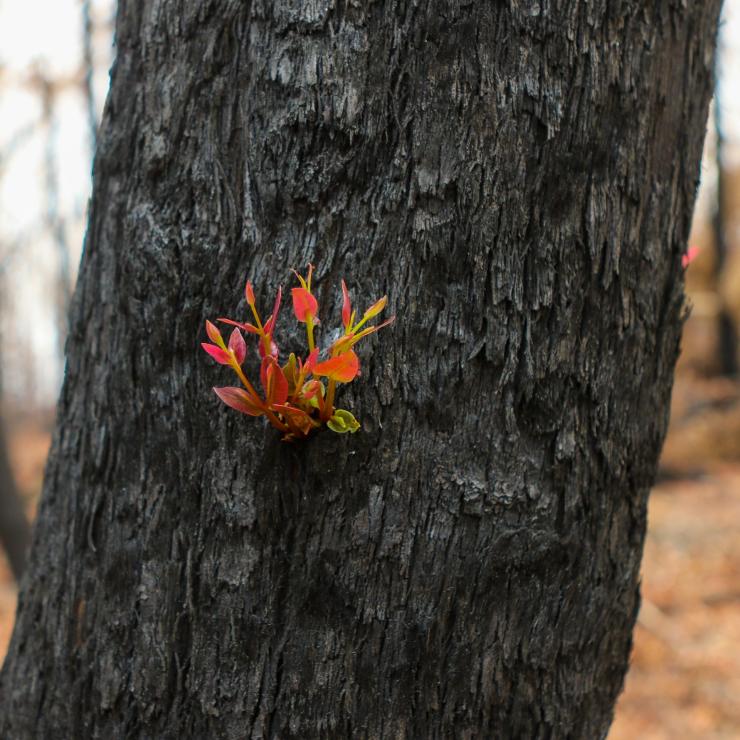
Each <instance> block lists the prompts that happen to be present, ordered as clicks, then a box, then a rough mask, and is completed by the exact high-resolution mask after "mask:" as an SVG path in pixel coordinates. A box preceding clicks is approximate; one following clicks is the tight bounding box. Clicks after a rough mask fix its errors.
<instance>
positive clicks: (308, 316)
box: [202, 265, 395, 440]
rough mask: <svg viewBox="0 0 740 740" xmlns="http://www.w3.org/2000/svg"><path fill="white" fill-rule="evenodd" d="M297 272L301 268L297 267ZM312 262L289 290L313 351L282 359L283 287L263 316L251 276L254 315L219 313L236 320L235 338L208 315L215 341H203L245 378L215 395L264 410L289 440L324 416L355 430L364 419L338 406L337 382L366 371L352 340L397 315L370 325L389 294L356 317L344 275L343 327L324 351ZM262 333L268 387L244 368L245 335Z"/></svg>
mask: <svg viewBox="0 0 740 740" xmlns="http://www.w3.org/2000/svg"><path fill="white" fill-rule="evenodd" d="M294 272H295V271H294ZM312 273H313V265H309V266H308V275H307V276H306V277H305V278H303V277H302V276H301V275H299V274H298V273H297V272H296V273H295V274H296V277H297V278H298V282H299V283H300V286H299V287H297V288H293V290H292V291H291V294H292V298H293V313H294V314H295V317H296V319H298V321H300V322H301V323H303V324H305V325H306V338H307V342H308V355H307V356H306V358H305V359H301V358H300V357H296V355H295V354H293V353H292V352H291V354H290V355H289V356H288V361H287V362H286V363H285V364H283V365H281V364H280V363H279V362H278V358H279V350H278V346H277V344H276V343H275V338H274V337H275V324H276V323H277V317H278V312H279V311H280V301H281V299H282V288H280V289H278V292H277V297H276V298H275V304H274V306H273V309H272V314H270V316H269V317H268V318H267V320H266V321H264V322H263V321H262V319H261V318H260V315H259V312H258V311H257V307H256V301H255V297H254V290H253V288H252V284H251V283H250V282H247V287H246V291H245V292H246V297H247V305H248V306H249V308H250V310H251V312H252V316H253V317H254V323H253V324H251V323H246V322H245V323H242V322H239V321H232V320H231V319H218V321H220V322H221V323H223V324H229V325H231V326H233V327H234V329H233V330H232V332H231V336H230V337H229V343H228V344H226V342H224V339H223V337H222V336H221V332H220V331H219V330H218V328H217V327H216V326H215V325H214V324H212V323H211V322H210V321H206V332H207V333H208V337H209V338H210V340H211V342H212V344H210V343H208V342H203V344H202V347H203V349H204V350H205V351H206V352H208V354H209V355H211V357H213V359H214V360H216V362H218V363H220V364H221V365H228V366H229V367H230V368H231V369H232V370H233V371H234V372H235V373H236V375H237V377H238V378H239V381H240V382H241V384H242V387H241V388H238V387H225V388H214V389H213V390H214V391H215V392H216V395H217V396H218V397H219V398H220V399H221V400H222V401H223V402H224V403H225V404H226V405H227V406H230V407H231V408H233V409H236V410H237V411H241V412H242V413H243V414H247V415H248V416H264V417H265V418H266V419H267V420H268V421H269V422H270V424H272V426H274V427H275V428H276V429H279V430H280V431H281V432H282V434H283V439H284V440H295V439H302V438H305V437H307V436H308V435H309V434H310V433H311V432H312V431H313V430H314V429H319V428H320V427H322V426H323V425H324V424H326V426H328V427H329V429H331V430H332V431H333V432H338V433H339V434H343V433H345V432H356V431H357V430H358V429H359V428H360V425H359V423H358V421H357V420H356V419H355V417H354V416H353V415H352V414H351V413H350V412H349V411H346V410H345V409H339V408H336V407H335V405H334V397H335V395H336V390H337V384H338V383H350V382H351V381H353V380H354V379H355V378H356V377H357V376H358V375H359V374H360V361H359V359H358V357H357V355H356V354H355V351H354V349H353V347H354V346H355V345H356V344H357V342H359V341H360V340H361V339H363V338H364V337H367V336H369V335H370V334H373V333H374V332H376V331H378V330H379V329H382V328H383V327H384V326H388V325H389V324H391V323H393V320H394V319H395V317H394V316H393V317H391V318H389V319H387V320H386V321H384V322H383V323H381V324H377V325H375V326H371V325H369V324H368V322H369V321H370V320H371V319H373V318H375V317H376V316H377V315H378V314H379V313H380V312H381V311H382V310H383V309H384V308H385V305H386V303H387V302H388V298H387V296H383V297H382V298H381V299H380V300H379V301H376V302H375V303H374V304H373V305H372V306H370V308H368V309H367V311H365V313H364V314H362V317H361V318H360V319H359V320H358V319H357V316H356V313H355V311H353V310H352V306H351V304H350V299H349V293H348V291H347V286H346V285H345V283H344V280H342V298H343V300H342V325H343V327H344V333H343V334H342V335H341V336H340V337H339V338H338V339H337V340H336V341H335V342H334V343H333V344H331V345H330V346H329V347H328V348H327V349H326V350H324V351H323V352H321V351H320V349H319V347H317V346H316V341H315V339H314V329H315V328H316V326H318V325H319V319H318V311H319V306H318V302H317V301H316V297H315V296H314V295H313V293H312V292H311V275H312ZM242 332H245V333H246V334H255V335H256V336H257V340H258V341H257V352H258V354H259V357H260V384H261V386H262V393H259V392H258V391H257V389H256V388H255V386H254V385H253V384H252V383H251V382H250V381H249V379H248V378H247V376H246V374H245V373H244V370H243V365H244V362H245V360H246V358H247V343H246V341H245V339H244V336H243V335H242Z"/></svg>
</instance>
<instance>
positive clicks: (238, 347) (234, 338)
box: [229, 329, 247, 365]
mask: <svg viewBox="0 0 740 740" xmlns="http://www.w3.org/2000/svg"><path fill="white" fill-rule="evenodd" d="M229 349H230V350H231V351H232V352H233V353H234V357H235V358H236V361H237V363H238V364H239V365H241V364H242V363H243V362H244V358H245V357H246V356H247V343H246V342H245V341H244V337H243V336H242V333H241V332H240V331H239V329H234V331H232V332H231V337H229Z"/></svg>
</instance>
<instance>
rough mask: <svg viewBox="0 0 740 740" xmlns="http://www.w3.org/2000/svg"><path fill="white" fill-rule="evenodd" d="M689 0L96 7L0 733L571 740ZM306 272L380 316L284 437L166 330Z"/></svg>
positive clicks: (650, 275) (594, 684) (666, 343)
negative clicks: (346, 418) (89, 144)
mask: <svg viewBox="0 0 740 740" xmlns="http://www.w3.org/2000/svg"><path fill="white" fill-rule="evenodd" d="M718 6H719V2H718V0H708V2H704V3H697V2H691V3H686V2H678V1H675V2H673V1H672V0H661V1H660V2H656V3H644V2H641V1H640V2H638V1H637V0H633V1H631V2H626V1H622V2H608V3H607V2H605V1H604V0H602V1H601V2H593V3H591V2H589V3H587V2H579V3H553V2H545V3H539V4H534V3H523V2H519V1H518V0H510V1H509V2H506V3H494V2H483V1H482V0H478V1H476V2H465V3H463V2H456V1H454V0H449V1H446V2H445V1H443V0H439V1H438V2H433V3H427V4H420V3H418V2H415V1H412V0H409V1H408V2H404V1H402V0H399V1H398V2H386V3H364V2H353V3H346V2H340V0H336V1H333V0H332V1H331V2H326V3H322V2H305V3H295V2H288V1H287V0H273V1H272V2H269V3H268V2H262V1H261V0H255V1H254V2H251V3H243V2H237V1H232V2H226V1H225V0H224V1H223V2H214V1H204V2H184V3H183V2H175V1H174V0H162V1H161V2H158V3H136V2H131V1H130V0H129V1H124V2H122V3H121V6H120V11H119V18H118V35H117V45H118V59H117V62H116V66H115V69H114V74H113V80H112V88H111V92H110V96H109V100H108V102H107V108H106V113H105V116H104V121H103V124H102V128H101V131H100V140H99V151H98V156H97V162H96V168H95V188H94V195H93V203H92V209H91V215H90V225H89V230H88V234H87V239H86V247H85V256H84V259H83V265H82V271H81V276H80V281H79V285H78V288H77V292H76V297H75V300H74V303H73V308H72V317H71V335H70V339H69V345H68V347H69V355H68V371H67V378H66V383H65V386H64V390H63V392H62V397H61V403H60V416H59V422H58V426H57V430H56V434H55V439H54V444H53V450H52V453H51V460H50V463H49V467H48V470H47V477H46V482H45V488H44V494H43V501H42V504H41V509H40V514H39V521H38V526H37V529H36V534H35V541H34V547H33V551H32V556H31V564H30V569H31V571H32V572H31V577H30V578H28V579H27V582H26V586H25V588H24V589H23V591H22V594H21V600H20V607H19V612H18V620H17V626H16V631H15V634H14V637H13V641H12V645H11V649H10V653H9V656H8V659H7V661H6V664H5V667H4V669H3V674H2V701H3V708H4V713H3V718H2V721H1V722H0V729H1V730H2V732H1V733H0V734H2V736H3V737H12V738H17V739H20V738H28V737H44V738H69V737H84V738H88V737H90V738H111V737H123V736H126V737H157V738H179V737H192V738H196V737H197V738H206V737H208V738H216V737H224V738H226V737H229V738H244V737H280V738H289V737H296V738H308V737H377V738H381V737H383V738H385V737H408V738H425V737H430V738H431V737H491V738H492V737H502V738H514V737H517V738H519V737H521V738H529V737H557V738H565V737H576V738H589V739H590V738H596V737H601V736H604V734H605V733H606V731H607V728H608V726H609V723H610V719H611V716H612V711H613V705H614V702H615V699H616V697H617V694H618V692H619V690H620V687H621V686H622V681H623V677H624V673H625V671H626V668H627V661H628V655H629V650H630V641H631V632H632V627H633V623H634V620H635V615H636V612H637V608H638V601H639V596H638V571H639V564H640V556H641V550H642V543H643V536H644V531H645V513H646V501H647V496H648V491H649V488H650V485H651V483H652V480H653V476H654V473H655V469H656V461H657V457H658V452H659V450H660V445H661V441H662V439H663V435H664V432H665V427H666V417H667V414H668V403H669V396H670V390H671V380H672V372H673V366H674V362H675V359H676V355H677V352H678V343H679V334H680V329H681V317H682V312H683V288H682V283H683V279H682V268H681V254H682V252H683V250H684V248H685V240H686V237H687V233H688V228H689V221H690V218H691V210H692V204H693V200H694V192H695V187H696V182H697V175H698V164H699V157H700V152H701V143H702V135H703V132H704V124H705V116H706V110H707V100H708V97H709V94H710V90H711V80H710V77H711V61H712V49H713V43H714V34H715V26H716V22H717V14H718ZM309 260H311V261H313V262H314V263H315V264H316V265H317V267H318V274H317V284H318V286H319V295H320V299H321V300H322V305H323V306H324V309H325V314H324V315H323V318H324V324H325V325H328V324H329V323H330V321H329V319H328V317H329V314H330V312H331V315H332V316H338V313H339V297H338V291H337V286H338V281H339V278H340V276H346V277H347V278H348V281H349V283H350V287H351V288H353V289H354V290H355V292H356V294H357V293H358V292H359V291H362V293H363V294H365V295H367V296H368V297H371V296H376V295H378V294H382V293H386V292H387V293H388V294H389V296H390V301H391V306H392V308H393V310H394V311H395V312H396V313H397V314H398V316H399V320H398V321H397V324H396V326H395V328H394V329H393V330H389V331H388V333H387V334H386V335H385V336H383V337H381V339H380V340H374V341H373V343H371V345H369V346H367V347H365V348H364V352H363V353H361V359H362V362H363V378H362V381H361V382H358V383H356V384H353V385H351V386H349V387H347V388H345V389H344V390H343V396H342V398H343V405H345V406H346V407H348V408H350V409H352V410H353V411H355V412H356V414H357V416H358V417H359V418H360V419H361V420H362V422H363V427H362V431H361V433H360V434H357V435H354V436H350V435H347V436H341V437H340V436H335V435H333V434H330V433H328V432H325V433H321V434H318V435H316V437H315V438H314V439H311V440H310V441H308V442H307V443H304V444H295V445H290V444H284V443H281V442H280V441H279V438H278V435H277V434H276V433H274V432H273V430H271V429H269V428H264V427H262V426H261V425H260V423H255V422H254V421H252V420H250V419H246V417H241V416H238V415H237V414H235V413H234V412H231V411H230V410H228V409H226V408H224V407H223V406H222V405H220V404H219V402H218V400H217V399H216V398H215V396H214V395H213V394H212V393H211V391H210V387H211V386H212V385H220V384H222V383H223V381H224V379H225V376H223V377H222V370H221V369H220V368H217V367H215V366H214V365H213V363H212V362H210V361H209V360H208V358H207V357H206V356H205V355H204V354H203V353H200V352H199V351H198V350H197V341H200V340H202V339H204V334H203V328H202V327H203V320H204V318H205V317H208V316H214V315H224V314H229V313H232V314H233V313H234V312H235V309H236V308H237V296H238V295H240V294H241V290H242V289H243V283H244V279H245V277H246V275H249V276H250V277H251V278H252V280H253V281H254V282H255V285H257V286H259V289H260V297H261V300H263V301H265V302H269V300H270V299H271V296H272V295H273V291H274V290H275V289H276V288H277V285H278V283H281V282H282V283H286V284H287V282H288V281H289V279H290V276H289V268H290V267H301V266H305V265H306V264H307V262H308V261H309ZM238 307H239V309H240V310H244V304H243V303H242V304H239V306H238ZM286 323H287V322H286Z"/></svg>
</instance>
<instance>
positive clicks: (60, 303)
mask: <svg viewBox="0 0 740 740" xmlns="http://www.w3.org/2000/svg"><path fill="white" fill-rule="evenodd" d="M39 82H40V87H41V92H42V101H43V120H44V123H45V125H46V147H45V151H44V185H45V199H46V213H45V219H44V220H45V222H46V225H47V227H48V229H49V232H50V233H51V236H52V240H53V242H54V246H55V247H56V252H57V259H58V272H57V276H56V277H57V279H56V284H57V286H56V287H57V296H56V302H55V308H56V314H57V317H56V318H57V333H58V339H59V350H60V357H63V356H64V342H65V341H66V338H67V321H68V319H67V315H68V309H69V304H70V301H71V299H72V272H71V269H70V257H69V244H68V243H67V234H66V228H65V220H64V217H63V216H62V215H61V213H60V210H59V179H58V175H57V154H56V120H55V118H54V97H55V88H54V85H53V83H52V82H50V81H48V80H46V79H45V78H43V77H40V78H39Z"/></svg>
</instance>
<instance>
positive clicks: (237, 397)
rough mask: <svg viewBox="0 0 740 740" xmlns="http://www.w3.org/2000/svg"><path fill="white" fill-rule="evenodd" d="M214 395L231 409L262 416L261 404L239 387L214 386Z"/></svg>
mask: <svg viewBox="0 0 740 740" xmlns="http://www.w3.org/2000/svg"><path fill="white" fill-rule="evenodd" d="M213 390H214V392H215V393H216V395H217V396H218V397H219V398H220V399H221V400H222V401H223V402H224V403H225V404H226V405H227V406H230V407H231V408H232V409H236V410H237V411H241V412H242V413H243V414H248V415H249V416H262V414H264V410H263V408H262V404H261V403H260V402H258V400H257V399H255V398H254V397H253V396H252V395H251V394H249V393H247V391H245V390H243V389H241V388H232V387H226V388H214V389H213Z"/></svg>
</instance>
